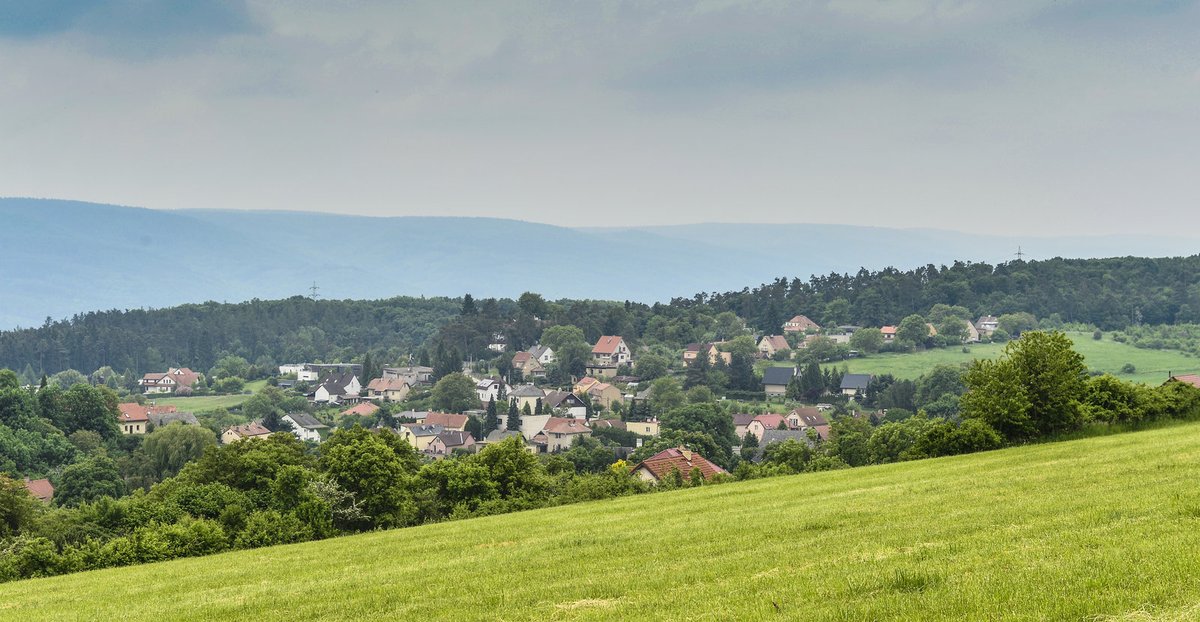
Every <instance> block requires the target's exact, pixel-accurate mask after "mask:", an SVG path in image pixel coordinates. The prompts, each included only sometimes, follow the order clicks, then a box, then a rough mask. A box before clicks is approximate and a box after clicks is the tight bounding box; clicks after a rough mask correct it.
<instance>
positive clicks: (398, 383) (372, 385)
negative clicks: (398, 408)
mask: <svg viewBox="0 0 1200 622" xmlns="http://www.w3.org/2000/svg"><path fill="white" fill-rule="evenodd" d="M407 386H409V385H408V381H407V380H405V379H404V378H398V377H397V378H376V379H374V380H372V381H371V382H368V383H367V389H369V390H371V391H377V392H380V393H382V392H384V391H399V390H401V389H404V388H405V387H407Z"/></svg>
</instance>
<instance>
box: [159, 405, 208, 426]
mask: <svg viewBox="0 0 1200 622" xmlns="http://www.w3.org/2000/svg"><path fill="white" fill-rule="evenodd" d="M147 416H148V417H150V422H151V423H153V424H154V425H156V426H158V427H160V428H161V427H162V426H165V425H171V424H172V423H175V422H176V421H178V422H180V423H183V424H185V425H200V421H199V420H197V419H196V415H193V414H192V413H181V412H175V409H174V407H172V408H171V410H169V411H165V412H154V410H153V409H152V410H151V411H150V412H149V413H147Z"/></svg>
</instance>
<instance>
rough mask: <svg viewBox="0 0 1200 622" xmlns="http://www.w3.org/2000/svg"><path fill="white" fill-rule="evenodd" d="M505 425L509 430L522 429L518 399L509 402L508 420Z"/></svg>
mask: <svg viewBox="0 0 1200 622" xmlns="http://www.w3.org/2000/svg"><path fill="white" fill-rule="evenodd" d="M506 423H507V425H505V426H504V427H505V428H506V429H509V430H520V429H521V411H520V410H519V409H518V408H517V400H512V401H510V402H509V403H508V421H507V422H506Z"/></svg>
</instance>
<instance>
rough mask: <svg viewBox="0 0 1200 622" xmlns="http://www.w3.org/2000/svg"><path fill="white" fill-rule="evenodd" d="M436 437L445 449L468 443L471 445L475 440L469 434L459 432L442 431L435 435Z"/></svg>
mask: <svg viewBox="0 0 1200 622" xmlns="http://www.w3.org/2000/svg"><path fill="white" fill-rule="evenodd" d="M437 437H438V440H440V441H442V444H443V445H445V446H446V447H447V448H450V447H462V446H463V445H466V444H467V442H468V441H470V442H471V443H474V442H475V439H474V438H473V437H472V436H471V433H470V432H463V431H461V430H443V431H442V433H441V434H438V435H437Z"/></svg>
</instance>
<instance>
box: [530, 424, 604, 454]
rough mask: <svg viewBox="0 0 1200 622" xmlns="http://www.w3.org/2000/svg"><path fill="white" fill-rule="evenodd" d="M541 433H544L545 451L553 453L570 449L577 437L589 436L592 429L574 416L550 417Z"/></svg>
mask: <svg viewBox="0 0 1200 622" xmlns="http://www.w3.org/2000/svg"><path fill="white" fill-rule="evenodd" d="M541 433H542V434H545V435H546V451H547V452H550V453H554V452H558V451H564V450H567V449H570V448H571V443H572V442H574V441H575V439H576V438H577V437H578V438H587V437H589V436H591V435H592V429H591V428H589V427H588V426H587V424H586V423H584V422H582V421H580V420H578V419H575V418H574V417H550V418H549V419H548V420H546V423H545V425H543V426H542V431H541Z"/></svg>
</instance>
